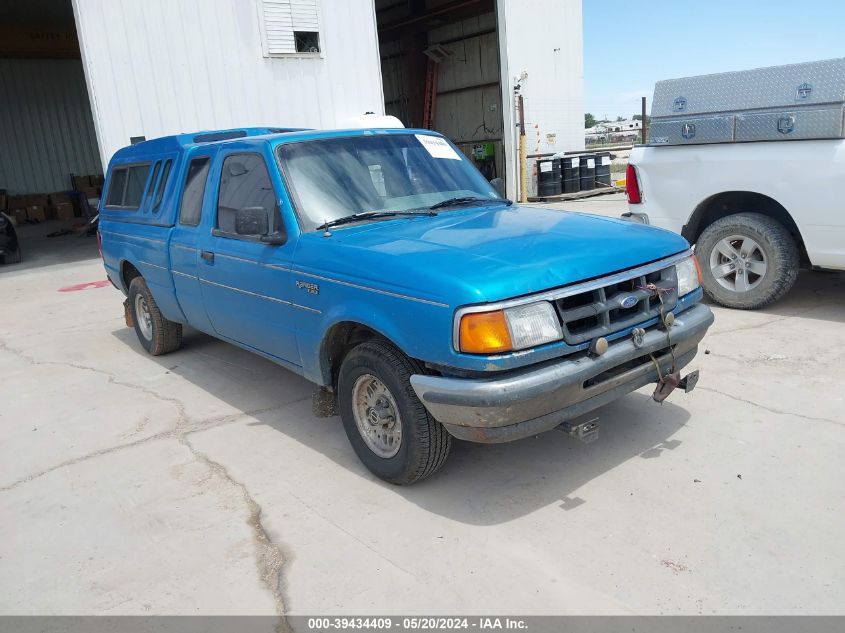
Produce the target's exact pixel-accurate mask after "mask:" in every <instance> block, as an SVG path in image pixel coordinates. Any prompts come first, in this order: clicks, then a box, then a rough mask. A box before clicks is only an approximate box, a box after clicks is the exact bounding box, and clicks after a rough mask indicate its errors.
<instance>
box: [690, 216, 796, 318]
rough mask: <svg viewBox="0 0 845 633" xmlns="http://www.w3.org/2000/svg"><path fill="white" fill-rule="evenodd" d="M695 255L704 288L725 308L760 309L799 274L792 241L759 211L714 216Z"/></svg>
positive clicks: (782, 227) (786, 289) (788, 285)
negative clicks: (720, 216) (719, 217)
mask: <svg viewBox="0 0 845 633" xmlns="http://www.w3.org/2000/svg"><path fill="white" fill-rule="evenodd" d="M695 254H696V256H697V257H698V261H699V263H700V264H701V276H702V280H703V282H704V283H703V285H704V292H705V293H706V294H707V296H708V297H709V298H710V299H712V300H713V301H715V302H716V303H719V304H721V305H723V306H727V307H729V308H740V309H745V310H753V309H756V308H762V307H763V306H765V305H768V304H770V303H772V302H773V301H776V300H777V299H780V298H781V297H782V296H783V295H784V294H786V292H787V291H788V290H789V289H790V288H791V287H792V285H793V284H794V283H795V279H796V278H797V277H798V265H799V255H798V247H797V246H796V244H795V240H794V239H793V238H792V236H791V235H790V234H789V231H787V230H786V228H785V227H784V226H783V225H782V224H780V223H779V222H777V221H776V220H773V219H772V218H770V217H768V216H766V215H763V214H761V213H738V214H736V215H729V216H727V217H724V218H721V219H719V220H716V221H715V222H713V224H711V225H710V226H708V227H707V228H706V229H704V232H703V233H702V234H701V237H699V238H698V242H697V243H696V246H695Z"/></svg>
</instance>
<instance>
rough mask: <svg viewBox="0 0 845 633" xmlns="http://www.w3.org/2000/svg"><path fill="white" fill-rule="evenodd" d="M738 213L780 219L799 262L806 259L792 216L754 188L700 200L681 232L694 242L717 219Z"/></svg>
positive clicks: (726, 192)
mask: <svg viewBox="0 0 845 633" xmlns="http://www.w3.org/2000/svg"><path fill="white" fill-rule="evenodd" d="M738 213H760V214H762V215H765V216H768V217H770V218H772V219H773V220H776V221H778V222H780V223H781V224H782V225H783V226H784V227H786V230H787V231H789V233H790V234H791V235H792V237H793V239H794V240H795V243H796V245H797V246H798V250H799V252H800V254H801V260H802V262H806V261H808V259H809V258H808V256H807V249H806V247H805V246H804V238H803V237H802V236H801V231H800V230H799V229H798V224H797V223H796V222H795V220H794V219H793V217H792V215H791V214H790V213H789V211H787V209H786V207H784V206H783V205H782V204H781V203H780V202H778V201H777V200H775V199H774V198H771V197H769V196H767V195H765V194H762V193H759V192H756V191H723V192H721V193H717V194H714V195H712V196H710V197H708V198H705V199H704V200H702V201H701V202H700V203H699V204H698V206H696V208H695V210H694V211H693V212H692V215H691V216H690V218H689V220H688V221H687V223H686V224H685V225H684V227H683V228H682V229H681V235H682V236H684V237H685V238H686V240H687V241H688V242H689V243H690V244H695V243H696V241H698V238H699V237H700V236H701V234H702V233H703V232H704V229H706V228H707V227H708V226H710V225H711V224H712V223H713V222H715V221H716V220H719V219H721V218H724V217H727V216H729V215H736V214H738Z"/></svg>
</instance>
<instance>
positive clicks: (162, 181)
mask: <svg viewBox="0 0 845 633" xmlns="http://www.w3.org/2000/svg"><path fill="white" fill-rule="evenodd" d="M172 165H173V161H172V160H170V159H168V160H167V162H165V163H164V168H163V169H162V170H161V178H159V179H158V187H156V195H155V200H154V201H153V213H158V211H159V207H160V206H161V199H162V197H163V196H164V188H165V187H166V186H167V177H168V176H169V175H170V167H171V166H172Z"/></svg>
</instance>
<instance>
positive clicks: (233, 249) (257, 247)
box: [197, 151, 301, 367]
mask: <svg viewBox="0 0 845 633" xmlns="http://www.w3.org/2000/svg"><path fill="white" fill-rule="evenodd" d="M215 169H216V173H215V179H214V181H213V182H212V186H214V185H215V184H216V186H217V195H216V200H214V199H213V209H212V210H213V213H212V215H213V218H212V221H211V227H210V230H209V231H208V232H207V233H205V236H204V239H203V242H202V245H201V247H200V254H199V257H200V259H199V261H198V263H197V266H198V269H199V278H200V282H201V286H202V296H203V303H204V304H205V310H206V313H207V314H208V317H209V320H210V321H211V324H212V327H213V328H214V330H215V331H216V332H217V333H218V334H219V335H220V336H222V337H225V338H227V339H230V340H232V341H237V342H238V343H241V344H242V345H245V346H248V347H251V348H253V349H255V350H258V351H260V352H263V353H264V354H268V355H270V356H273V357H275V358H277V359H280V360H283V361H285V362H287V363H289V364H291V365H295V366H297V367H298V366H300V365H301V361H300V358H299V352H298V348H297V345H296V336H295V331H294V323H295V315H294V314H293V310H294V308H293V307H292V306H291V299H292V297H291V296H290V295H291V284H290V275H291V272H290V264H291V259H292V255H293V247H294V244H293V243H291V242H289V241H287V240H286V238H285V235H286V232H285V228H284V224H283V221H282V218H281V216H280V213H279V202H278V201H279V192H278V191H276V190H275V188H274V186H273V182H272V180H271V178H270V173H269V170H268V165H267V162H266V160H265V157H264V155H263V154H261V153H258V152H244V151H240V152H228V153H221V155H220V157H219V159H218V161H217V162H216V165H215ZM260 213H264V214H266V218H267V220H266V222H263V218H260V219H261V220H262V222H258V221H256V217H257V216H256V214H260ZM245 218H246V219H247V220H249V221H244V219H245ZM262 233H266V234H265V235H262ZM262 238H264V241H262ZM268 239H269V240H270V241H272V242H276V243H268V242H267V240H268Z"/></svg>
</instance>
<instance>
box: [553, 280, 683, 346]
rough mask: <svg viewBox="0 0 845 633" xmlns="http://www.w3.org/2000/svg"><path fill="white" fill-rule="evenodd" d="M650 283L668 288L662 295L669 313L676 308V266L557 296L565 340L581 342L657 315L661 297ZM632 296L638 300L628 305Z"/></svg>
mask: <svg viewBox="0 0 845 633" xmlns="http://www.w3.org/2000/svg"><path fill="white" fill-rule="evenodd" d="M599 281H600V280H599ZM649 284H654V285H655V286H656V287H657V288H662V289H664V290H665V292H663V293H661V294H662V295H663V303H664V306H665V310H666V311H667V312H668V311H669V310H671V309H672V308H674V307H675V304H676V303H677V301H678V293H677V287H678V279H677V275H676V273H675V267H674V266H668V267H666V268H663V269H661V270H656V271H654V272H651V273H648V274H646V275H641V276H638V277H632V278H630V279H626V280H624V281H620V282H617V283H610V284H608V285H606V286H600V287H598V288H595V289H593V290H589V291H586V292H581V293H578V294H574V295H570V296H568V297H563V298H561V299H557V300H556V301H555V302H554V303H555V307H556V308H557V312H558V316H559V317H560V323H561V326H562V329H563V340H564V341H566V343H568V344H569V345H578V344H580V343H584V342H585V341H590V340H593V339H594V338H597V337H599V336H607V335H608V334H613V333H614V332H618V331H619V330H624V329H626V328H630V327H634V326H636V325H638V324H640V323H642V322H643V321H647V320H649V319H651V318H654V317H657V316H658V315H659V314H660V299H659V297H658V296H657V293H656V292H654V291H651V290H648V289H647V286H648V285H649ZM629 297H633V298H635V299H636V303H634V304H633V305H631V306H629V307H625V306H624V305H623V301H624V300H625V299H628V298H629ZM629 301H633V300H632V299H631V300H629Z"/></svg>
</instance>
